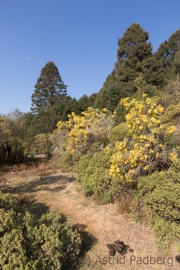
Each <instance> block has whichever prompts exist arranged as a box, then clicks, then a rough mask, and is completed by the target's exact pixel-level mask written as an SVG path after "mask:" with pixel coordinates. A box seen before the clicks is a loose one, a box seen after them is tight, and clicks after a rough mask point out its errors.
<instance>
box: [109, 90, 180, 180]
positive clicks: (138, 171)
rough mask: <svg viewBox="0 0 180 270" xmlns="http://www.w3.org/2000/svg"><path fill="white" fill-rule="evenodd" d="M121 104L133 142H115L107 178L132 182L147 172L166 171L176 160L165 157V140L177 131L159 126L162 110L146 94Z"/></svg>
mask: <svg viewBox="0 0 180 270" xmlns="http://www.w3.org/2000/svg"><path fill="white" fill-rule="evenodd" d="M120 102H121V104H122V105H123V106H124V107H125V109H126V110H127V111H128V113H127V115H126V124H127V126H128V128H129V131H130V133H131V135H132V139H127V138H125V139H124V140H123V141H120V142H116V145H115V149H116V152H115V153H114V154H113V155H112V156H111V159H110V163H111V167H110V175H111V176H116V175H118V176H119V178H120V179H121V180H125V181H128V182H132V181H134V180H135V179H137V177H139V176H140V175H146V174H148V173H149V172H150V171H155V170H159V171H161V170H163V169H167V168H168V167H169V162H171V161H173V160H175V159H176V153H175V152H173V151H172V152H171V153H169V154H167V151H166V145H165V137H166V135H167V134H171V133H173V132H175V130H176V128H175V127H174V126H168V127H164V125H162V124H161V120H160V119H161V116H162V113H163V111H164V108H163V107H162V106H160V105H157V100H156V99H155V98H149V97H148V96H147V95H146V94H143V95H142V99H141V100H136V99H133V100H131V101H129V98H125V99H121V101H120Z"/></svg>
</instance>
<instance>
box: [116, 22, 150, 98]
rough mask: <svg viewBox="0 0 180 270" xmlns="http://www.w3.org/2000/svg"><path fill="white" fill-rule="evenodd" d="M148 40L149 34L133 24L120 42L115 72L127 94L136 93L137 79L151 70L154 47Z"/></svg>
mask: <svg viewBox="0 0 180 270" xmlns="http://www.w3.org/2000/svg"><path fill="white" fill-rule="evenodd" d="M148 39H149V35H148V33H147V32H146V31H145V30H144V29H143V28H141V26H140V25H139V24H136V23H133V24H131V25H130V27H129V28H128V29H127V30H126V32H125V33H124V35H123V37H122V38H120V39H119V40H118V45H119V49H118V51H117V57H118V60H117V62H116V63H115V71H116V75H117V76H118V79H119V80H120V81H121V82H122V83H123V85H124V86H125V89H126V91H127V93H128V92H130V93H132V92H135V91H136V87H135V79H136V78H137V77H139V76H140V74H142V76H143V75H144V74H145V73H146V71H147V70H148V69H149V58H150V57H151V56H152V46H151V43H150V42H148ZM145 79H146V78H145Z"/></svg>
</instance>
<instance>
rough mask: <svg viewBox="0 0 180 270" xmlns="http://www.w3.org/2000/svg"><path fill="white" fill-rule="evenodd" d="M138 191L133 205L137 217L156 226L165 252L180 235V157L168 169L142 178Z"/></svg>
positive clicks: (157, 236)
mask: <svg viewBox="0 0 180 270" xmlns="http://www.w3.org/2000/svg"><path fill="white" fill-rule="evenodd" d="M137 188H138V189H137V193H136V195H135V196H134V199H133V203H132V206H131V210H132V214H133V217H134V218H135V219H136V220H141V221H146V222H148V224H150V225H151V226H152V228H153V231H154V234H155V236H156V239H157V242H158V243H159V244H160V246H161V247H162V248H163V250H164V251H168V249H169V246H170V244H171V243H172V241H173V240H174V239H176V238H180V196H179V194H180V160H177V161H174V163H173V164H172V166H171V168H170V169H169V170H168V171H166V172H160V173H159V172H155V173H153V174H151V175H148V176H145V177H141V178H140V179H139V180H138V185H137Z"/></svg>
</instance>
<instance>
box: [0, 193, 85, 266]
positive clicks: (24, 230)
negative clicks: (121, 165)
mask: <svg viewBox="0 0 180 270" xmlns="http://www.w3.org/2000/svg"><path fill="white" fill-rule="evenodd" d="M0 244H1V251H0V267H1V268H2V269H26V270H30V269H34V270H35V269H44V270H45V269H54V270H55V269H67V268H69V266H70V265H72V264H74V263H75V262H76V259H77V257H78V254H79V252H80V247H81V238H80V235H79V234H78V233H77V232H76V231H73V230H72V229H70V228H68V227H67V226H66V224H64V223H63V218H62V216H61V215H59V214H56V213H49V214H45V215H42V217H41V218H40V219H36V218H35V217H34V216H33V215H32V214H30V213H29V212H27V211H25V209H23V208H22V207H20V205H19V203H18V198H17V197H15V196H13V195H10V194H6V195H5V194H2V193H0ZM68 265H69V266H68Z"/></svg>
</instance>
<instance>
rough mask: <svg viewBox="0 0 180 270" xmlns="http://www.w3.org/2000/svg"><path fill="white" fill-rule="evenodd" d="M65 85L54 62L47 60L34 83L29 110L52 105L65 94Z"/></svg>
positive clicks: (44, 108) (45, 108)
mask: <svg viewBox="0 0 180 270" xmlns="http://www.w3.org/2000/svg"><path fill="white" fill-rule="evenodd" d="M66 87H67V86H66V85H64V82H63V81H62V78H61V76H60V74H59V71H58V68H57V67H56V66H55V64H54V63H53V62H52V61H50V62H47V64H46V65H45V66H44V68H42V70H41V74H40V77H39V78H38V80H37V83H36V85H35V91H34V94H32V98H31V100H32V108H31V110H32V111H33V112H38V111H40V110H41V109H43V110H47V109H48V108H50V107H52V106H53V105H54V104H55V103H56V102H57V100H60V99H62V98H63V97H65V96H66V95H67V92H66Z"/></svg>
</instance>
